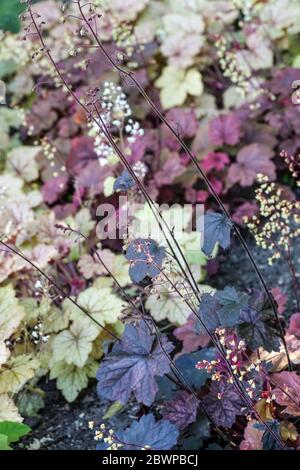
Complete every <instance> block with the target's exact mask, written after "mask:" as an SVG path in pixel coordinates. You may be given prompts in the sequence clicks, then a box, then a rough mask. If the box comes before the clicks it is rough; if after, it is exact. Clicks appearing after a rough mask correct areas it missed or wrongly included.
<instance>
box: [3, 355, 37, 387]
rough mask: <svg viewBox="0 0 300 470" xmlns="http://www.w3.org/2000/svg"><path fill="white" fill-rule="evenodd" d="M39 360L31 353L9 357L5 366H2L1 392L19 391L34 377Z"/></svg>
mask: <svg viewBox="0 0 300 470" xmlns="http://www.w3.org/2000/svg"><path fill="white" fill-rule="evenodd" d="M38 367H39V361H38V360H37V359H34V358H33V357H32V355H31V354H23V355H21V356H17V357H12V358H11V359H9V361H8V362H7V364H6V365H5V368H2V367H1V368H0V394H1V393H17V392H19V390H21V388H22V387H23V386H24V385H25V383H26V382H28V380H30V379H32V378H33V377H34V374H35V371H36V370H37V369H38Z"/></svg>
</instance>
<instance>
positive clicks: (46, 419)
mask: <svg viewBox="0 0 300 470" xmlns="http://www.w3.org/2000/svg"><path fill="white" fill-rule="evenodd" d="M41 387H42V388H43V389H44V390H45V391H46V398H45V408H44V409H43V410H42V411H41V412H40V416H39V417H36V418H28V419H26V420H25V422H26V423H27V424H28V425H29V426H31V428H32V432H31V433H30V437H28V438H27V439H26V440H23V441H22V442H21V443H20V444H19V446H18V447H19V449H22V448H26V449H29V450H95V447H96V441H95V440H94V435H95V431H93V430H91V429H89V427H88V423H89V421H94V422H95V425H98V426H99V425H100V424H101V423H102V422H103V416H104V414H105V413H106V411H107V409H108V408H109V406H110V405H111V403H109V402H102V403H101V402H100V400H99V398H98V397H97V394H96V383H95V382H91V384H90V386H89V388H88V389H87V390H85V391H84V392H82V394H81V395H80V396H79V397H78V399H77V400H76V401H75V402H74V403H71V404H70V403H67V402H66V401H65V400H64V398H63V397H62V395H61V393H60V392H59V391H57V390H56V388H55V382H54V381H50V382H48V383H47V384H44V385H41ZM139 409H140V407H139V405H128V406H126V407H124V410H123V411H121V412H119V413H118V414H117V415H116V416H114V417H113V418H111V419H110V423H111V426H112V427H114V428H117V427H127V426H128V425H129V424H130V423H131V422H132V418H134V417H135V416H136V414H137V413H138V411H139Z"/></svg>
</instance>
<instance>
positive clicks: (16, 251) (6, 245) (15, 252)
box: [0, 240, 119, 341]
mask: <svg viewBox="0 0 300 470" xmlns="http://www.w3.org/2000/svg"><path fill="white" fill-rule="evenodd" d="M0 244H1V245H3V246H4V247H5V248H6V251H7V250H9V251H11V252H12V253H14V254H15V255H17V256H19V257H20V258H22V259H23V260H24V261H26V262H27V263H29V264H30V266H32V267H33V268H34V269H35V270H36V271H38V272H39V273H40V274H41V275H42V276H43V277H44V278H45V279H47V281H48V282H49V283H50V284H51V285H52V286H53V287H55V289H56V290H57V291H58V292H59V293H60V294H61V295H62V296H63V297H65V298H66V299H68V300H69V301H70V302H72V304H74V305H75V306H76V307H77V308H79V310H81V311H82V312H83V313H84V314H85V315H86V316H87V317H89V319H90V320H92V321H93V322H94V323H96V325H97V326H99V327H100V328H102V329H103V330H104V331H106V333H108V334H109V335H110V336H112V337H113V338H114V339H115V340H117V341H119V338H118V337H117V336H116V335H115V334H114V333H113V332H112V331H110V330H109V329H108V328H106V327H105V326H104V325H102V324H101V323H100V322H98V321H97V320H96V319H95V318H94V317H93V316H92V315H91V314H90V313H89V312H88V311H87V310H86V309H85V308H84V307H82V306H81V305H80V304H79V303H78V302H77V301H76V300H74V299H73V298H72V297H71V296H69V295H68V294H67V293H66V292H65V291H64V289H62V288H61V287H60V286H59V285H58V284H57V283H56V281H54V279H52V278H51V277H50V276H48V274H46V273H45V272H44V271H43V270H42V269H40V268H39V267H38V266H37V265H36V264H35V263H34V262H33V261H31V260H30V259H28V258H27V257H26V256H25V255H23V254H22V253H21V252H20V251H19V250H17V249H16V248H13V247H12V246H10V245H9V244H7V243H5V242H4V241H3V240H0Z"/></svg>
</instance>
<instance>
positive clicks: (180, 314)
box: [145, 285, 191, 325]
mask: <svg viewBox="0 0 300 470" xmlns="http://www.w3.org/2000/svg"><path fill="white" fill-rule="evenodd" d="M156 290H158V291H159V292H157V293H155V294H151V295H150V296H149V297H148V299H147V300H146V304H145V306H146V308H147V309H148V310H150V313H151V316H152V317H153V318H154V320H156V321H158V322H160V321H162V320H166V319H168V320H169V321H170V322H171V323H175V324H176V325H183V324H184V323H186V321H187V318H188V316H189V315H190V314H191V309H190V308H189V307H188V306H187V305H186V303H185V302H184V301H183V300H182V299H181V297H180V296H179V295H178V294H177V293H176V292H169V291H168V289H167V287H166V286H164V285H162V286H161V287H157V288H156Z"/></svg>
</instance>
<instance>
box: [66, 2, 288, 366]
mask: <svg viewBox="0 0 300 470" xmlns="http://www.w3.org/2000/svg"><path fill="white" fill-rule="evenodd" d="M75 3H77V5H78V8H79V12H80V15H81V17H82V19H83V21H84V23H85V25H86V27H87V28H88V30H89V31H90V33H91V35H92V36H93V38H94V40H95V41H96V43H97V44H98V46H99V48H100V50H101V51H102V53H103V54H104V56H105V57H106V59H107V60H108V61H109V63H110V64H111V65H112V66H113V67H114V68H115V69H116V70H117V71H118V72H119V73H121V74H123V75H124V76H126V77H128V78H129V79H130V80H131V81H132V82H133V83H134V84H135V86H136V87H137V89H138V90H139V92H140V93H141V95H142V96H143V98H144V99H145V100H146V101H147V103H148V104H149V106H150V107H151V109H152V110H153V111H154V113H155V114H156V115H157V116H158V117H159V119H160V120H161V121H162V122H163V123H164V124H165V125H166V126H167V127H168V129H169V130H170V131H171V132H172V134H173V135H174V136H175V138H176V140H177V141H178V142H179V143H180V145H181V147H182V148H183V150H185V152H186V153H187V154H188V156H189V158H190V159H191V161H192V163H193V164H194V166H195V167H196V170H197V172H198V173H199V175H200V176H201V178H202V179H203V180H204V182H205V184H206V186H207V188H208V189H209V191H210V193H211V194H212V196H213V197H214V199H215V200H216V202H217V203H218V205H219V207H220V209H221V211H222V212H223V214H224V216H225V217H226V218H227V219H228V220H229V221H230V223H231V225H232V229H233V231H234V233H235V234H236V236H237V237H238V239H239V241H240V243H241V245H242V246H243V248H244V250H245V252H246V254H247V256H248V259H249V260H250V263H251V265H252V267H253V269H254V271H255V272H256V274H257V276H258V278H259V280H260V282H261V284H262V286H263V289H264V291H265V293H266V295H267V297H268V299H269V302H270V305H271V307H272V310H273V313H274V316H275V319H276V322H277V326H278V329H279V334H280V337H281V340H282V342H283V345H284V349H285V352H286V355H287V358H288V365H289V369H290V370H293V367H292V363H291V360H290V355H289V351H288V348H287V344H286V340H285V337H284V330H283V327H282V324H281V322H280V318H279V314H278V311H277V307H276V304H275V302H274V299H273V297H272V294H271V292H270V290H269V288H268V286H267V283H266V281H265V279H264V277H263V275H262V273H261V271H260V269H259V267H258V266H257V263H256V261H255V259H254V257H253V256H252V253H251V251H250V249H249V247H248V245H247V242H246V241H245V239H244V237H243V235H242V234H241V232H240V230H239V228H238V227H237V225H236V224H235V223H234V222H233V220H232V219H231V216H230V214H229V212H228V210H227V209H226V207H225V206H224V204H223V202H222V200H221V198H220V197H219V195H218V194H217V192H216V191H215V189H214V187H213V185H212V183H211V182H210V180H209V178H208V177H207V176H206V174H205V172H204V171H203V170H202V168H201V166H200V165H199V162H198V161H197V159H196V157H195V155H193V153H192V152H191V150H190V149H189V147H188V146H187V145H186V144H185V142H184V141H183V140H182V138H181V137H180V135H178V133H177V132H176V130H175V129H174V127H173V126H172V124H171V123H170V122H169V121H168V119H167V118H166V117H165V116H164V115H163V114H162V113H161V112H160V111H159V109H158V108H157V106H156V105H155V103H154V102H153V101H152V100H151V98H150V97H149V95H148V94H147V93H146V91H145V90H144V88H143V87H142V86H141V85H140V83H139V81H138V80H137V79H136V78H135V76H134V73H133V72H131V71H128V70H126V69H124V68H123V67H121V66H119V65H118V64H117V63H116V62H115V61H114V60H113V59H112V58H111V57H110V55H109V54H108V52H107V51H106V49H105V47H104V46H103V44H102V42H101V41H100V39H99V37H98V35H97V34H96V32H95V30H94V29H93V27H92V25H91V22H90V21H88V19H87V17H86V16H85V13H84V11H83V6H82V5H81V2H80V0H76V2H75Z"/></svg>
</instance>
